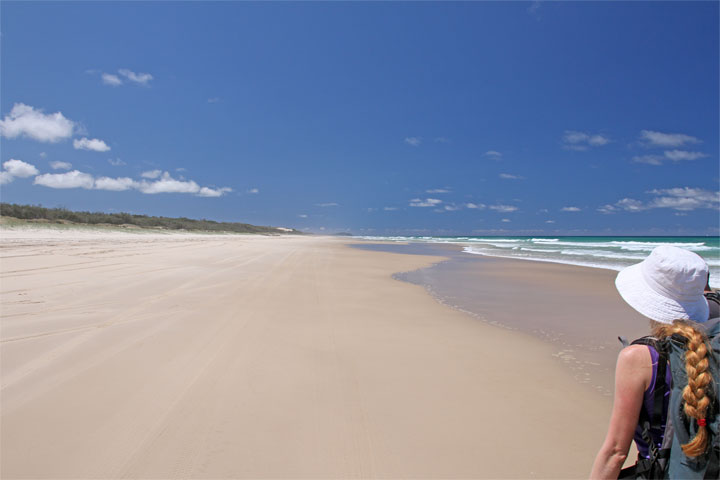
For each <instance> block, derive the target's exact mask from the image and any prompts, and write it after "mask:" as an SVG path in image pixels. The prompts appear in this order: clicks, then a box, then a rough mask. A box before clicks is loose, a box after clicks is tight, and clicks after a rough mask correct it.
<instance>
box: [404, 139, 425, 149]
mask: <svg viewBox="0 0 720 480" xmlns="http://www.w3.org/2000/svg"><path fill="white" fill-rule="evenodd" d="M405 143H407V144H408V145H411V146H413V147H417V146H419V145H420V144H421V143H422V138H420V137H405Z"/></svg>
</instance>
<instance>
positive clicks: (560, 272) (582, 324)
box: [357, 244, 649, 396]
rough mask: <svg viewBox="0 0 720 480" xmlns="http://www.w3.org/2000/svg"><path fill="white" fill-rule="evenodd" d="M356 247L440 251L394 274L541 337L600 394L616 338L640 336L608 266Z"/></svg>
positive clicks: (610, 384)
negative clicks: (433, 260)
mask: <svg viewBox="0 0 720 480" xmlns="http://www.w3.org/2000/svg"><path fill="white" fill-rule="evenodd" d="M357 247H359V248H364V249H370V250H377V251H393V252H398V253H399V252H406V253H411V254H425V255H435V256H438V255H442V256H444V257H446V258H447V260H446V261H443V262H440V263H437V264H436V265H433V266H431V267H429V268H424V269H420V270H416V271H413V272H406V273H401V274H398V275H396V277H397V278H399V279H401V280H404V281H408V282H411V283H415V284H418V285H422V286H423V287H424V288H425V289H426V290H427V291H428V292H429V293H430V294H431V295H433V296H434V297H435V298H436V299H437V300H438V301H440V302H442V303H443V304H446V305H448V306H450V307H452V308H455V309H457V310H460V311H463V312H466V313H468V314H470V315H473V316H475V317H476V318H478V319H480V320H482V321H484V322H487V323H490V324H492V325H497V326H500V327H502V328H507V329H510V330H516V331H520V332H524V333H529V334H531V335H533V336H535V337H537V338H539V339H541V340H543V341H545V342H547V343H549V344H550V345H552V346H553V348H554V349H555V353H554V355H555V356H556V357H557V359H558V361H559V362H561V363H562V364H563V365H564V366H565V367H566V368H567V369H568V371H569V372H570V373H571V374H572V375H573V376H574V377H575V378H576V379H577V380H578V381H579V382H581V383H583V384H586V385H588V386H589V387H590V388H592V389H594V390H596V391H597V392H599V393H601V394H603V395H606V396H611V395H612V393H613V391H614V373H615V361H616V359H617V355H618V353H619V351H620V348H621V344H620V342H619V341H618V336H619V335H622V336H625V337H627V338H628V339H630V340H633V339H635V338H638V337H641V336H643V335H647V334H648V330H649V328H648V320H647V319H646V318H645V317H643V316H642V315H640V314H639V313H637V312H636V311H635V310H634V309H632V308H631V307H630V306H628V305H627V304H626V303H625V302H624V301H623V300H622V298H621V297H620V295H619V294H618V293H617V290H616V289H615V277H616V276H617V272H615V271H612V270H604V269H597V268H588V267H578V266H573V265H561V264H554V263H547V262H534V261H527V260H515V259H505V258H494V257H487V256H481V255H472V254H468V253H464V252H462V251H460V249H459V247H455V246H449V245H437V244H435V245H433V244H413V245H407V246H405V245H397V244H396V245H388V244H385V245H380V244H377V245H372V244H369V245H368V244H361V245H357Z"/></svg>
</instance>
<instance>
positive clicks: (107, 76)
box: [100, 73, 123, 87]
mask: <svg viewBox="0 0 720 480" xmlns="http://www.w3.org/2000/svg"><path fill="white" fill-rule="evenodd" d="M100 77H101V78H102V82H103V83H104V84H105V85H110V86H111V87H119V86H120V85H122V84H123V82H122V80H120V77H118V76H117V75H113V74H112V73H103V74H102V75H101V76H100Z"/></svg>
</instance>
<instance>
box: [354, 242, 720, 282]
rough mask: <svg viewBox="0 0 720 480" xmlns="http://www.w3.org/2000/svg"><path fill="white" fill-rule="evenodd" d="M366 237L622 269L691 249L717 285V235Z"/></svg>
mask: <svg viewBox="0 0 720 480" xmlns="http://www.w3.org/2000/svg"><path fill="white" fill-rule="evenodd" d="M357 238H362V239H366V240H376V241H377V240H382V241H394V242H411V243H412V242H422V243H448V244H456V245H459V246H461V247H462V248H463V251H464V252H466V253H468V254H473V255H486V256H492V257H506V258H516V259H525V260H534V261H541V262H553V263H565V264H570V265H581V266H585V267H593V268H604V269H609V270H622V269H623V268H625V267H627V266H629V265H633V264H635V263H638V262H640V261H641V260H642V259H644V258H645V257H647V256H648V255H649V254H650V252H651V251H652V250H653V249H654V248H655V247H657V246H659V245H672V246H676V247H680V248H685V249H687V250H691V251H693V252H695V253H697V254H698V255H700V256H701V257H703V258H704V259H705V261H706V262H707V264H708V266H709V267H710V285H711V286H712V287H713V288H720V238H718V237H561V236H552V237H542V236H536V237H514V236H508V237H489V236H481V237H473V236H466V237H443V236H438V237H413V236H408V237H402V236H393V237H375V236H362V237H357Z"/></svg>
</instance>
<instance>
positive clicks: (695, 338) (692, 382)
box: [655, 320, 712, 457]
mask: <svg viewBox="0 0 720 480" xmlns="http://www.w3.org/2000/svg"><path fill="white" fill-rule="evenodd" d="M676 333H677V334H680V335H682V336H683V337H685V338H687V340H688V344H687V350H686V352H685V371H686V372H687V377H688V384H687V385H686V386H685V388H684V389H683V393H682V395H683V400H684V403H685V407H684V409H685V415H687V416H688V417H691V418H695V419H696V420H700V419H704V418H705V414H706V412H707V410H708V407H709V406H710V397H709V396H708V395H707V386H708V385H709V384H710V382H711V381H712V376H711V375H710V372H709V371H708V368H709V365H710V363H709V361H708V358H707V352H708V347H707V343H706V338H705V335H703V333H702V332H700V331H698V330H697V329H695V328H694V327H693V326H692V325H691V324H690V323H688V322H685V321H683V320H675V321H674V322H673V324H672V325H658V326H657V327H656V331H655V335H656V336H657V337H659V338H662V337H671V336H672V335H673V334H676ZM708 435H709V434H708V430H707V427H706V426H698V430H697V433H696V434H695V437H694V438H693V439H691V440H690V441H689V442H688V443H686V444H684V445H682V449H683V452H685V455H687V456H688V457H697V456H700V455H702V454H703V453H705V450H706V448H707V443H708Z"/></svg>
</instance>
